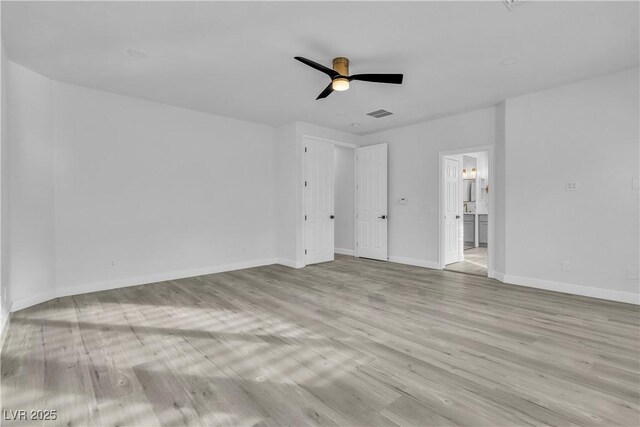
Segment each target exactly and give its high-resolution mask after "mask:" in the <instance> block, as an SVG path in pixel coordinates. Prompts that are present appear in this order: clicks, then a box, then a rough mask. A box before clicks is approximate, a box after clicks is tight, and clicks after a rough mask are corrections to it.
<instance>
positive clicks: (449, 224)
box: [440, 150, 491, 276]
mask: <svg viewBox="0 0 640 427" xmlns="http://www.w3.org/2000/svg"><path fill="white" fill-rule="evenodd" d="M489 157H490V156H489V151H488V150H477V151H475V150H474V151H469V152H462V153H455V154H441V171H442V178H441V193H442V198H441V211H442V218H443V224H442V225H443V226H442V227H441V245H440V246H441V267H442V268H444V269H445V270H449V271H457V272H460V273H467V274H474V275H478V276H487V275H488V270H489V268H488V266H489V263H488V261H489V243H490V242H489V240H490V239H489V235H490V233H489V222H490V221H489V220H490V206H491V204H490V198H489V189H490V185H489V182H490V178H491V177H490V167H489Z"/></svg>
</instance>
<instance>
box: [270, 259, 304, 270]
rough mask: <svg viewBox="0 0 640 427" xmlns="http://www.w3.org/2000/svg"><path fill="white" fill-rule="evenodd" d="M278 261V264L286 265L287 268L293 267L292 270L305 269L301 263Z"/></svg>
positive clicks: (285, 260)
mask: <svg viewBox="0 0 640 427" xmlns="http://www.w3.org/2000/svg"><path fill="white" fill-rule="evenodd" d="M276 261H277V262H276V264H280V265H284V266H285V267H291V268H302V267H304V264H302V263H299V262H297V261H293V260H291V259H285V258H278V259H277V260H276Z"/></svg>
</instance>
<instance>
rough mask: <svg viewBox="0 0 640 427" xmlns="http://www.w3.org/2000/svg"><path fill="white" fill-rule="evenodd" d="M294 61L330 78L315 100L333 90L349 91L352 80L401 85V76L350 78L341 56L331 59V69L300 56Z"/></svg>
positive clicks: (368, 75)
mask: <svg viewBox="0 0 640 427" xmlns="http://www.w3.org/2000/svg"><path fill="white" fill-rule="evenodd" d="M295 59H297V60H298V61H300V62H302V63H303V64H307V65H308V66H309V67H311V68H315V69H316V70H318V71H322V72H323V73H325V74H326V75H328V76H329V77H331V83H329V86H327V87H326V88H325V89H324V90H323V91H322V93H320V95H318V97H317V98H316V99H322V98H326V97H327V96H329V95H330V94H331V92H333V91H334V90H335V91H339V92H341V91H344V90H347V89H349V82H351V81H352V80H360V81H363V82H374V83H392V84H396V85H399V84H402V74H354V75H353V76H350V75H349V59H347V58H344V57H342V56H339V57H337V58H334V59H333V69H331V68H328V67H325V66H324V65H322V64H318V63H317V62H314V61H312V60H310V59H307V58H303V57H301V56H296V57H295Z"/></svg>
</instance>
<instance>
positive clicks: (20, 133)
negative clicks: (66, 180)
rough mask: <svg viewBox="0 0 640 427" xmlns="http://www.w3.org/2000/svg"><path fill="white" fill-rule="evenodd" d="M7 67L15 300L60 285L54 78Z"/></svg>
mask: <svg viewBox="0 0 640 427" xmlns="http://www.w3.org/2000/svg"><path fill="white" fill-rule="evenodd" d="M6 72H7V79H8V82H9V84H8V87H9V90H8V93H7V101H6V102H7V109H6V110H7V121H8V123H10V126H9V128H8V133H7V138H8V141H7V145H6V146H5V147H3V148H6V152H5V153H3V154H4V155H5V156H3V160H7V161H8V165H7V163H5V162H4V161H3V166H4V167H3V172H4V169H5V167H7V168H8V170H7V171H6V174H4V178H7V179H8V182H7V183H8V184H9V186H10V188H9V189H8V190H9V191H6V190H7V188H6V187H5V188H3V192H5V196H8V198H7V197H6V198H5V200H4V201H5V202H7V205H8V206H6V207H7V209H8V218H6V219H7V220H8V224H6V226H7V228H8V229H7V230H5V231H6V232H7V234H6V235H4V236H3V240H4V243H5V245H8V248H9V252H10V253H9V254H8V260H6V261H7V264H6V265H5V267H6V268H7V271H6V272H4V273H6V274H7V275H8V277H7V279H8V282H9V283H10V286H11V290H10V294H11V299H12V300H19V299H25V298H31V297H34V296H38V295H42V294H46V293H48V292H50V291H51V290H52V289H53V288H54V286H55V284H54V269H55V265H54V216H53V214H54V169H53V158H54V157H53V156H54V141H53V137H52V123H53V122H52V82H51V81H50V80H49V79H47V78H45V77H43V76H41V75H39V74H36V73H34V72H32V71H30V70H28V69H26V68H24V67H22V66H20V65H17V64H14V63H12V62H8V64H7V69H6ZM3 213H6V211H5V212H3ZM3 216H4V215H3ZM3 220H5V218H3ZM5 249H6V248H5Z"/></svg>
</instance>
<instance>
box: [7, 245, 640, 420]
mask: <svg viewBox="0 0 640 427" xmlns="http://www.w3.org/2000/svg"><path fill="white" fill-rule="evenodd" d="M639 316H640V312H639V308H638V307H637V306H634V305H629V304H622V303H614V302H608V301H603V300H596V299H590V298H584V297H577V296H571V295H566V294H559V293H553V292H548V291H540V290H534V289H529V288H523V287H518V286H512V285H505V284H501V283H499V282H496V281H494V280H490V279H487V278H483V277H477V276H471V275H465V274H459V273H452V272H446V271H445V272H443V271H436V270H428V269H423V268H417V267H409V266H404V265H399V264H392V263H382V262H376V261H369V260H363V259H355V258H351V257H345V256H338V257H337V259H336V261H335V262H332V263H326V264H320V265H314V266H309V267H306V268H304V269H299V270H295V269H291V268H288V267H284V266H278V265H273V266H267V267H259V268H252V269H247V270H240V271H234V272H228V273H221V274H214V275H208V276H201V277H196V278H190V279H183V280H175V281H169V282H163V283H159V284H153V285H144V286H137V287H131V288H124V289H119V290H113V291H105V292H98V293H92V294H85V295H80V296H74V297H66V298H59V299H57V300H54V301H50V302H47V303H44V304H41V305H38V306H35V307H31V308H29V309H25V310H22V311H20V312H17V313H15V314H14V316H13V318H12V320H11V324H10V327H9V330H8V332H7V337H6V340H5V344H4V347H3V349H2V367H1V374H2V377H1V378H2V384H1V389H2V390H1V392H2V393H1V395H2V408H3V410H5V411H9V410H13V411H16V410H21V409H22V410H32V409H33V410H57V419H56V420H55V421H44V422H43V421H8V420H3V421H2V425H7V426H10V425H44V426H47V425H65V426H74V425H76V426H94V425H95V426H99V425H105V426H106V425H109V426H115V425H117V426H124V425H138V426H154V425H163V426H178V425H207V426H214V425H247V426H250V425H254V426H261V427H268V426H276V425H288V426H307V425H328V426H334V425H354V426H355V425H358V426H395V425H412V426H414V425H425V426H426V425H438V426H440V425H473V426H479V425H484V426H516V425H518V426H519V425H562V426H569V425H585V426H592V425H593V426H618V425H621V426H637V425H639V424H640V415H639V409H640V402H639V399H640V395H639V384H640V383H639V381H640V379H639V375H640V372H639V365H640V359H639V357H640V356H639V352H640V348H639V341H638V339H639V338H638V337H639V333H640V328H639ZM6 416H7V413H6V412H5V413H4V417H6Z"/></svg>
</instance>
